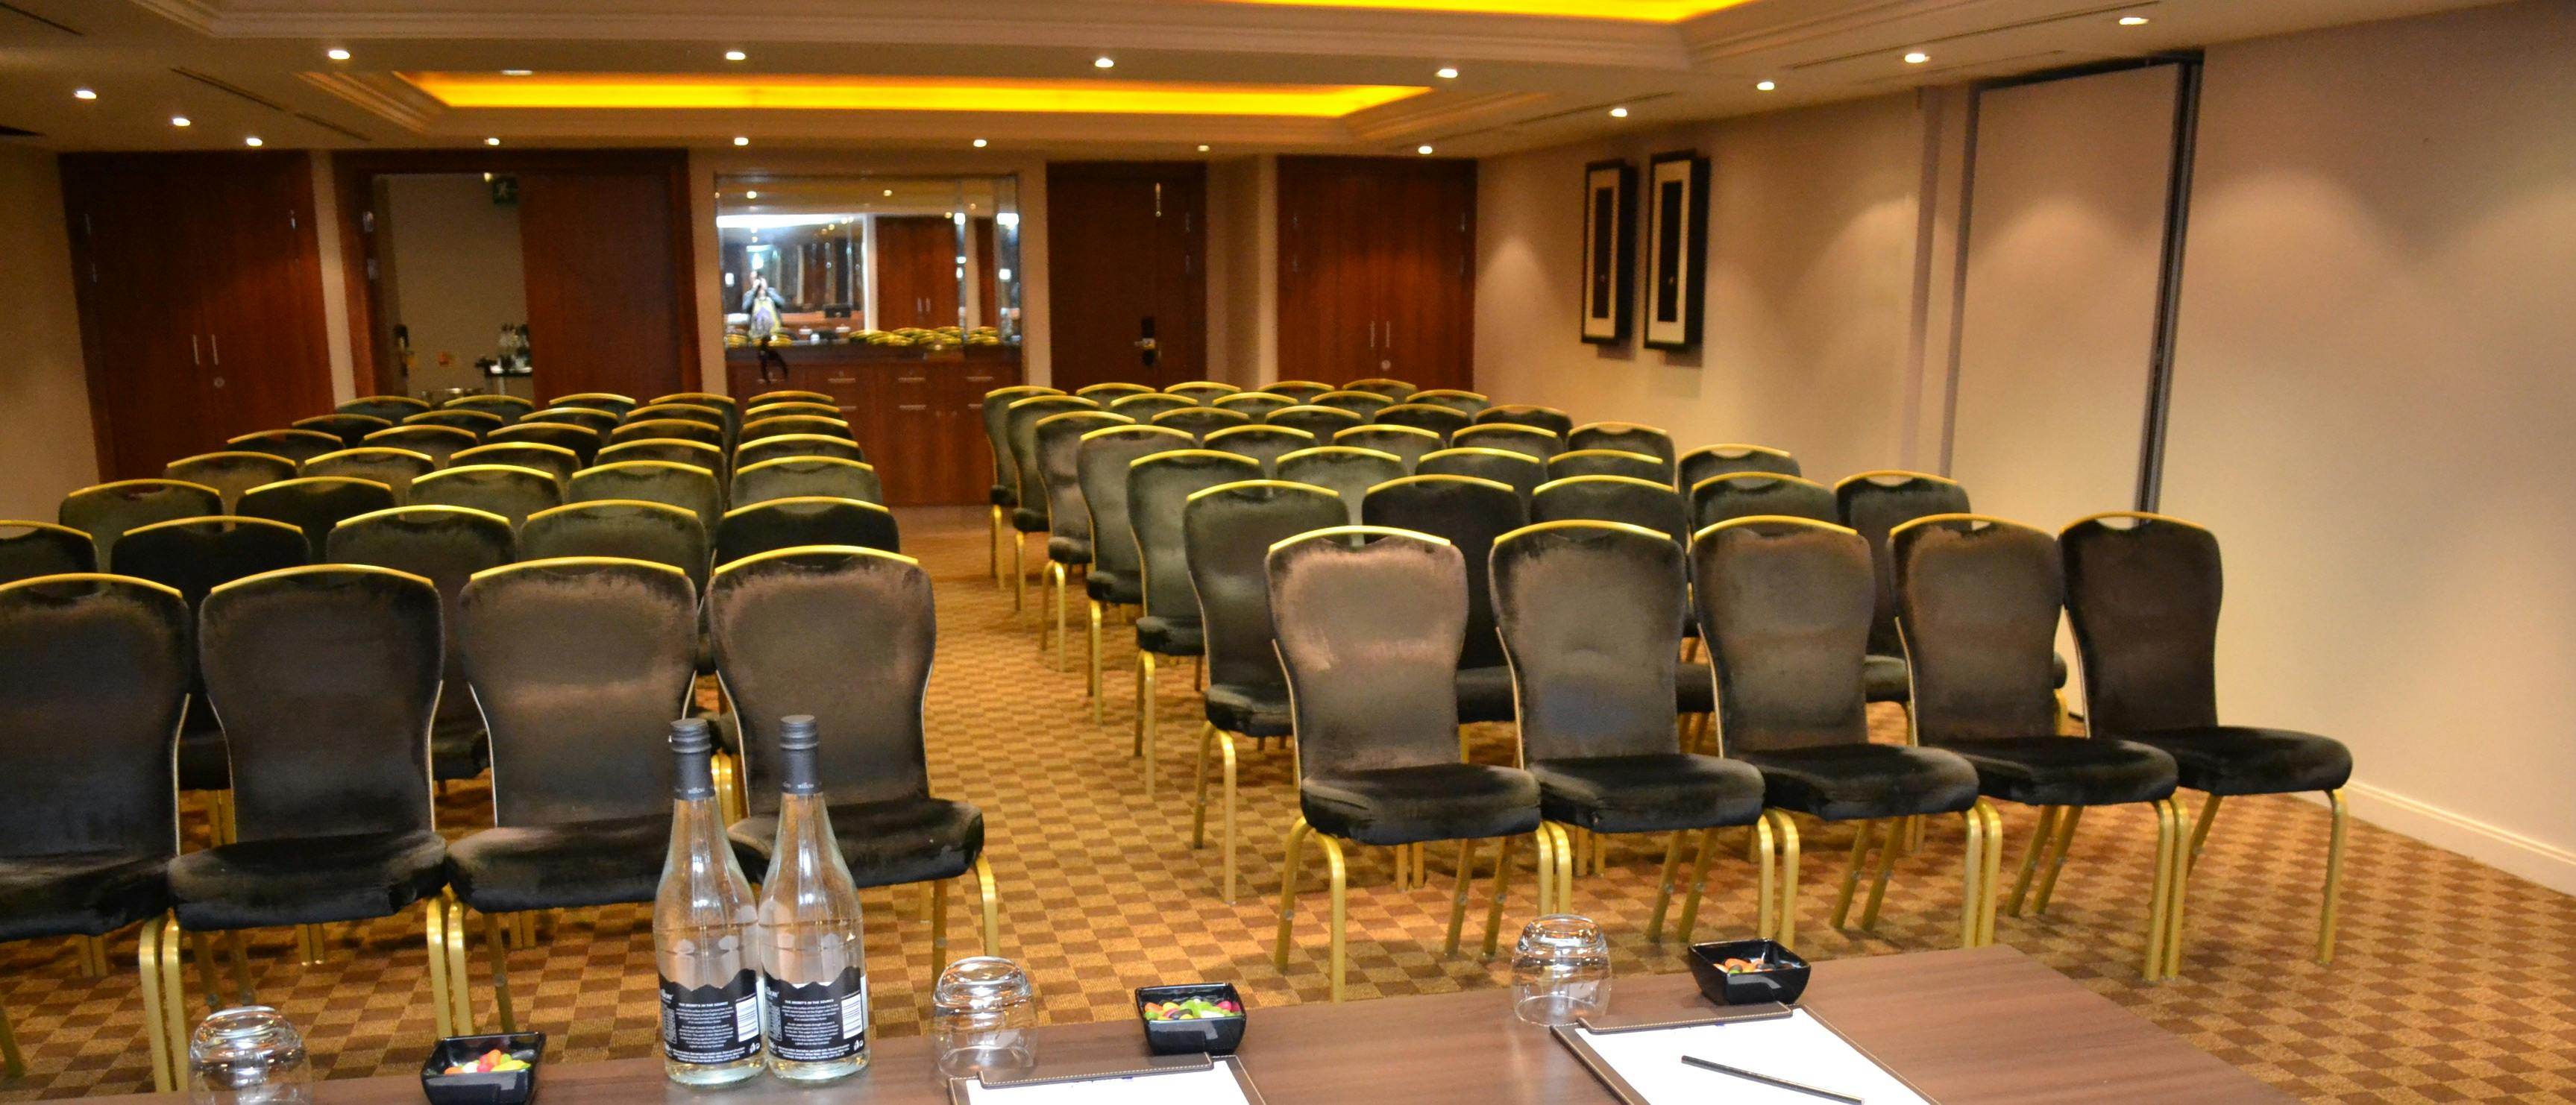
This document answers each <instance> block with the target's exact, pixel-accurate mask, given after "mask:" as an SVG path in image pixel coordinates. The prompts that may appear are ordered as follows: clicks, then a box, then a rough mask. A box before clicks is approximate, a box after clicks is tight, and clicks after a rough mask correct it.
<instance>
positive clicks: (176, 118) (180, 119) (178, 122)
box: [170, 115, 188, 127]
mask: <svg viewBox="0 0 2576 1105" xmlns="http://www.w3.org/2000/svg"><path fill="white" fill-rule="evenodd" d="M170 125H171V126H174V127H184V126H187V125H188V117H187V116H185V115H173V116H171V117H170Z"/></svg>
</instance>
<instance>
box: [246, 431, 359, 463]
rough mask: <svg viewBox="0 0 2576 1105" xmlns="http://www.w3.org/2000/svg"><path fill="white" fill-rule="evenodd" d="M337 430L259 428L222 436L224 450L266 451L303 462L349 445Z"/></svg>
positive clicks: (272, 454) (275, 455)
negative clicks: (237, 435) (324, 431)
mask: <svg viewBox="0 0 2576 1105" xmlns="http://www.w3.org/2000/svg"><path fill="white" fill-rule="evenodd" d="M348 447H349V446H348V443H347V442H345V441H342V440H341V439H340V435H338V434H326V433H323V432H321V431H319V430H261V431H258V432H256V433H247V434H243V435H241V436H239V437H233V438H226V439H224V450H225V451H226V452H237V453H266V454H268V455H270V456H273V457H284V458H286V459H287V460H291V461H294V462H295V463H297V464H302V463H304V462H305V461H308V460H311V459H313V458H315V457H318V456H321V455H322V454H324V453H329V452H336V451H338V450H341V449H346V448H348Z"/></svg>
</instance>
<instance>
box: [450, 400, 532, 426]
mask: <svg viewBox="0 0 2576 1105" xmlns="http://www.w3.org/2000/svg"><path fill="white" fill-rule="evenodd" d="M439 406H440V407H442V408H447V409H451V410H469V411H482V412H483V413H485V414H489V415H493V416H495V417H498V418H499V419H500V420H501V421H502V422H503V423H504V424H507V423H511V422H516V421H518V420H519V416H520V415H523V414H527V413H529V412H531V411H534V410H536V409H537V403H536V400H533V399H524V398H521V397H519V396H516V395H459V396H457V397H456V398H454V399H450V400H448V401H446V402H444V403H441V404H439Z"/></svg>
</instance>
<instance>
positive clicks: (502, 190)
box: [492, 176, 519, 207]
mask: <svg viewBox="0 0 2576 1105" xmlns="http://www.w3.org/2000/svg"><path fill="white" fill-rule="evenodd" d="M492 205H493V206H495V207H516V206H518V205H519V178H517V177H514V176H495V177H493V178H492Z"/></svg>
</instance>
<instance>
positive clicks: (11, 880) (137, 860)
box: [0, 543, 194, 1092]
mask: <svg viewBox="0 0 2576 1105" xmlns="http://www.w3.org/2000/svg"><path fill="white" fill-rule="evenodd" d="M85 544H86V543H84V546H85ZM190 621H191V618H190V615H189V611H188V606H187V602H186V600H184V599H182V598H181V597H180V596H179V594H178V592H176V591H173V590H171V589H170V588H167V587H163V586H160V585H158V584H154V583H147V582H144V581H142V580H137V579H127V578H121V577H117V576H109V575H99V574H95V573H89V572H80V573H70V574H63V575H53V576H40V577H36V578H32V579H23V580H16V581H13V582H10V583H7V584H5V585H0V655H5V656H7V657H9V658H10V659H9V662H8V663H7V664H0V760H5V761H6V762H7V763H8V765H9V770H7V771H0V886H5V887H7V888H8V890H7V892H6V893H5V895H0V942H9V941H18V940H42V939H50V938H53V937H62V936H68V937H72V938H73V939H74V940H75V942H76V943H75V950H76V953H77V958H78V960H79V963H80V969H81V973H82V974H83V975H85V976H89V977H98V976H103V975H105V974H106V973H107V972H108V970H109V967H108V961H107V942H106V939H105V938H106V937H107V936H108V935H109V934H111V933H114V932H116V931H118V930H120V929H123V928H125V927H126V926H128V925H133V924H136V923H138V922H139V923H141V925H142V931H141V932H140V933H139V936H138V943H139V953H140V954H139V955H138V956H137V965H138V967H139V973H140V975H141V987H142V998H143V1036H144V1042H145V1044H146V1046H147V1048H148V1050H149V1052H150V1055H151V1060H152V1085H153V1088H154V1089H156V1090H160V1091H163V1092H170V1091H173V1090H177V1089H179V1088H180V1086H181V1081H180V1077H179V1072H180V1071H181V1070H183V1069H185V1066H186V1064H185V1063H184V1061H182V1060H181V1059H180V1057H181V1056H183V1055H184V1054H185V1050H184V1047H185V1045H184V1044H183V1043H182V1042H181V1041H182V1039H183V1037H182V1036H181V1035H180V1033H181V1032H183V1031H184V1030H185V1023H186V1016H185V1012H184V1010H183V1009H181V1008H180V1006H181V1004H182V999H181V998H180V996H179V994H178V984H179V957H178V950H177V948H175V947H172V948H170V949H169V950H168V952H167V954H165V953H164V951H163V943H162V938H163V933H164V932H165V930H166V929H167V927H168V921H167V919H166V912H165V911H167V910H168V909H169V908H170V904H169V892H168V890H167V888H166V884H165V882H164V879H163V873H164V870H165V869H166V868H167V866H168V865H169V862H170V859H171V857H172V856H173V855H175V854H176V853H177V851H178V840H179V807H178V803H177V801H176V798H175V796H174V795H173V794H172V793H171V791H170V755H171V738H172V736H173V735H174V734H175V733H176V732H177V731H178V728H179V717H180V713H181V710H182V708H183V707H184V706H185V704H186V703H187V700H188V673H189V670H190V666H191V663H192V661H193V658H194V654H193V651H192V650H191V649H190V648H189V623H190ZM73 738H77V739H73ZM102 1019H104V1011H103V1010H102V1011H101V1012H100V1013H85V1014H79V1015H76V1016H75V1017H74V1023H77V1024H84V1025H87V1026H93V1027H94V1026H96V1025H97V1024H98V1022H99V1021H100V1020H102ZM25 1073H26V1061H25V1058H24V1057H23V1056H21V1055H20V1054H19V1051H18V1042H17V1037H16V1036H15V1035H14V1034H13V1033H12V1032H11V1031H10V1029H9V1015H8V1011H7V1010H5V1009H0V1079H10V1080H14V1079H16V1078H18V1077H19V1076H21V1075H23V1074H25Z"/></svg>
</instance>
